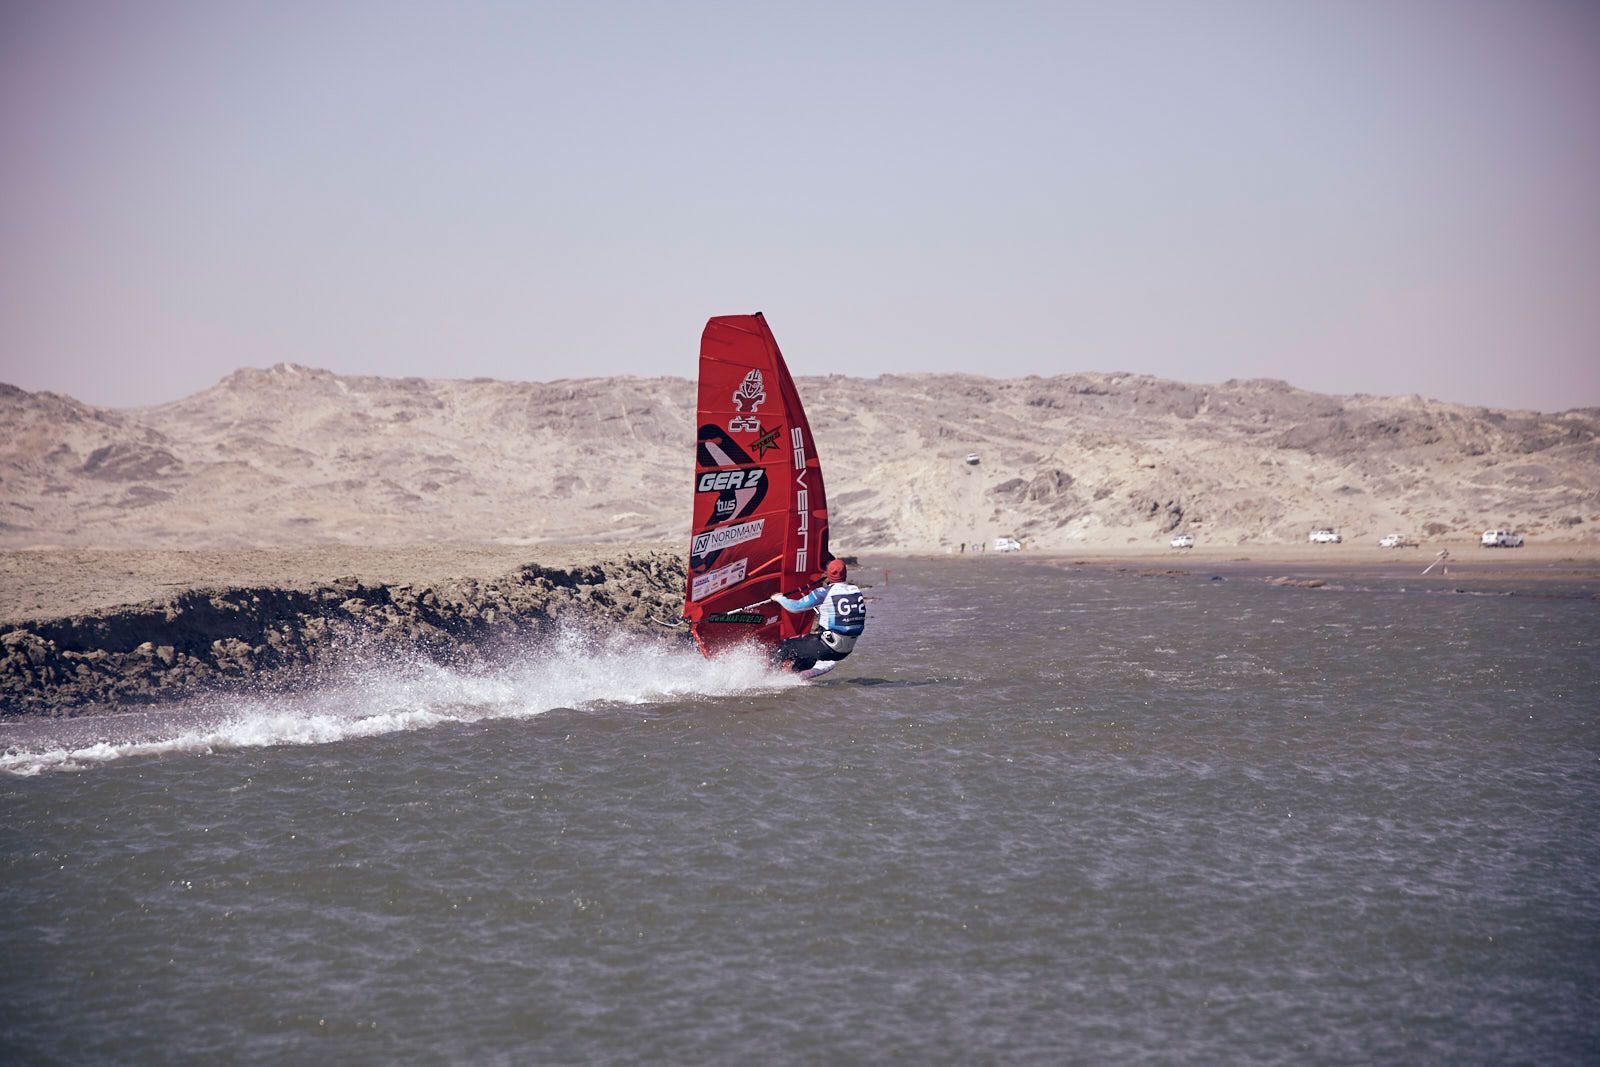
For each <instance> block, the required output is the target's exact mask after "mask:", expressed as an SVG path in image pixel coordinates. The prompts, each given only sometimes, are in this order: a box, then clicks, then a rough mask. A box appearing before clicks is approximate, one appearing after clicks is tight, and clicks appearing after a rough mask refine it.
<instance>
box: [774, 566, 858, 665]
mask: <svg viewBox="0 0 1600 1067" xmlns="http://www.w3.org/2000/svg"><path fill="white" fill-rule="evenodd" d="M823 573H824V574H825V575H826V576H827V579H828V580H827V581H826V582H824V583H823V584H822V585H819V586H817V587H816V588H815V589H813V590H812V591H811V592H809V593H807V594H806V595H805V596H803V597H800V598H799V599H798V600H790V599H789V598H788V597H786V596H784V595H783V594H782V593H773V594H772V598H771V599H772V602H773V603H774V604H777V605H778V606H779V607H781V608H782V609H783V610H785V611H810V610H812V609H813V608H814V609H816V612H817V622H816V628H815V629H814V630H812V631H811V633H808V634H804V635H802V636H800V637H791V638H789V639H788V640H787V641H784V642H783V643H782V644H780V645H779V646H778V647H777V648H776V649H775V650H774V651H773V654H772V655H773V660H774V661H775V662H777V663H787V664H788V665H789V669H790V670H793V671H797V672H799V671H812V672H813V676H815V675H817V674H822V673H824V672H826V671H830V670H832V669H833V668H834V667H836V666H838V662H839V660H842V659H844V658H845V657H846V656H848V655H849V654H850V652H851V650H852V649H854V648H855V647H856V638H858V637H860V636H861V633H862V631H863V630H865V629H866V628H867V598H866V597H865V596H863V595H862V593H861V590H860V589H858V588H857V587H856V586H853V585H851V584H850V583H849V581H847V580H846V579H848V578H849V571H848V569H847V568H846V567H845V565H844V560H842V559H836V560H833V561H832V562H830V563H829V564H828V569H827V570H826V571H824V572H823ZM819 662H820V663H821V664H822V665H821V666H820V667H819V666H818V664H819Z"/></svg>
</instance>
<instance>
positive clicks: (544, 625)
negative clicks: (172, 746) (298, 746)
mask: <svg viewBox="0 0 1600 1067" xmlns="http://www.w3.org/2000/svg"><path fill="white" fill-rule="evenodd" d="M682 596H683V558H682V556H681V555H677V554H675V553H673V552H668V551H656V552H647V553H643V554H627V555H622V556H619V557H617V558H614V559H605V560H601V561H599V562H595V563H590V564H586V565H575V566H568V567H550V566H543V565H541V564H539V563H526V564H524V565H522V566H520V567H518V568H517V569H515V570H513V571H510V572H509V573H506V574H503V575H501V576H499V577H495V578H460V579H450V580H445V581H436V582H431V583H387V582H380V581H363V580H362V579H360V578H358V577H355V576H350V577H346V578H338V579H334V580H333V581H331V582H327V583H323V584H312V585H307V586H305V587H298V588H297V587H292V586H285V585H248V586H236V587H227V588H212V589H205V588H196V589H186V590H183V591H181V592H178V593H176V594H173V595H171V596H168V597H166V598H164V599H157V600H149V601H145V602H143V603H139V604H133V605H124V606H118V607H111V608H102V609H96V610H92V611H88V612H84V613H82V614H75V615H70V616H63V617H58V618H42V619H24V620H16V621H12V622H10V623H8V624H5V625H3V626H0V718H15V717H19V716H55V717H66V716H74V715H84V714H94V713H96V712H100V711H108V710H116V709H117V708H123V707H126V706H127V705H130V704H141V703H154V702H161V701H171V700H180V699H185V698H189V697H193V696H197V695H199V694H201V693H208V692H218V691H230V690H239V689H253V690H260V689H273V688H282V687H286V686H290V685H294V684H297V683H298V682H300V681H303V680H304V679H305V678H306V677H307V675H310V674H315V673H316V672H317V671H320V670H326V669H329V668H334V667H338V666H341V665H344V664H348V663H351V662H358V661H359V660H361V659H363V658H366V657H370V656H372V655H373V654H375V653H380V652H385V651H404V652H407V653H409V654H412V655H420V656H424V657H427V658H430V659H433V660H436V661H439V662H447V663H452V664H475V663H485V662H490V661H492V660H493V659H494V658H495V656H496V655H497V654H498V653H499V652H500V651H501V650H503V649H504V648H506V646H507V645H509V644H511V643H512V642H517V643H525V641H526V640H527V639H528V638H530V637H535V636H538V635H540V634H542V633H546V632H549V630H550V629H551V628H552V627H554V626H555V625H556V624H557V623H558V622H559V621H560V620H563V619H574V620H582V621H583V622H584V623H585V624H587V625H592V626H598V627H604V628H607V629H631V630H638V631H653V632H657V633H672V632H675V631H676V632H681V630H680V623H679V614H680V611H681V609H682Z"/></svg>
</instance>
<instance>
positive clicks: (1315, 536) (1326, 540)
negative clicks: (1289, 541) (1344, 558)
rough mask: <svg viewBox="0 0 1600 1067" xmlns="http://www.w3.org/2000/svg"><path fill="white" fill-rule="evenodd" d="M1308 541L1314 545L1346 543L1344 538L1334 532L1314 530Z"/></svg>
mask: <svg viewBox="0 0 1600 1067" xmlns="http://www.w3.org/2000/svg"><path fill="white" fill-rule="evenodd" d="M1306 540H1308V541H1310V542H1311V543H1312V544H1314V545H1337V544H1343V543H1344V538H1343V537H1341V536H1339V535H1338V534H1336V533H1334V532H1333V531H1332V530H1312V531H1311V536H1310V537H1308V538H1306Z"/></svg>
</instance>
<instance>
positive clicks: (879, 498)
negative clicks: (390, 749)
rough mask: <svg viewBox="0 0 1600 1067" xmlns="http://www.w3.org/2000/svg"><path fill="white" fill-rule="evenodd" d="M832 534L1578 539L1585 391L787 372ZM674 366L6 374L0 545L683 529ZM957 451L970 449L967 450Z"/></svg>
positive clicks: (905, 546)
mask: <svg viewBox="0 0 1600 1067" xmlns="http://www.w3.org/2000/svg"><path fill="white" fill-rule="evenodd" d="M799 385H800V390H801V393H802V395H803V396H804V398H805V400H806V402H807V406H808V409H809V411H810V414H811V418H812V423H813V428H814V430H815V433H816V436H817V441H818V446H819V449H820V451H821V454H822V457H823V462H824V465H825V471H826V474H827V478H828V486H829V491H830V499H831V503H832V505H833V515H834V542H835V545H836V547H837V548H838V549H839V550H840V551H851V552H853V551H872V550H879V551H882V550H896V551H932V552H942V551H945V550H946V549H953V548H955V547H956V546H957V545H959V544H960V543H961V542H968V543H971V542H976V541H979V540H989V539H992V538H993V537H995V536H998V535H1011V536H1016V537H1018V538H1021V539H1023V540H1025V541H1026V542H1027V543H1028V544H1029V546H1030V548H1036V549H1044V550H1055V551H1072V550H1077V549H1084V548H1096V549H1121V548H1129V547H1142V546H1151V547H1158V546H1161V545H1164V544H1165V542H1166V540H1167V539H1168V538H1169V537H1170V536H1172V534H1173V533H1175V532H1180V531H1182V532H1190V533H1193V534H1195V535H1196V537H1197V538H1198V539H1199V540H1200V543H1201V546H1202V548H1205V547H1206V546H1212V547H1216V546H1224V545H1225V546H1240V545H1248V544H1253V545H1263V544H1279V545H1292V544H1297V543H1300V542H1303V541H1304V539H1305V536H1306V532H1307V530H1308V529H1310V528H1311V527H1313V526H1322V525H1328V526H1334V527H1337V528H1338V529H1340V530H1341V531H1342V532H1343V533H1344V535H1345V536H1346V538H1347V539H1348V540H1349V541H1350V542H1352V543H1358V542H1365V541H1374V540H1376V538H1377V537H1379V536H1381V535H1382V534H1385V533H1388V532H1391V531H1394V532H1400V533H1404V534H1408V535H1411V536H1414V537H1416V538H1418V539H1419V540H1422V541H1424V542H1426V543H1427V544H1428V545H1429V546H1432V547H1437V546H1438V545H1441V544H1454V545H1458V546H1459V545H1464V544H1466V543H1467V542H1468V541H1469V540H1471V539H1474V538H1475V537H1476V535H1477V532H1478V531H1481V530H1483V529H1484V528H1486V527H1490V526H1501V525H1505V526H1512V527H1515V528H1517V529H1519V530H1521V531H1522V532H1523V533H1524V534H1526V535H1528V537H1529V538H1530V540H1532V541H1536V542H1537V541H1539V540H1541V539H1542V540H1545V541H1551V540H1563V541H1577V542H1591V543H1592V542H1594V541H1596V540H1597V538H1600V411H1597V410H1594V409H1585V410H1576V411H1569V412H1564V413H1561V414H1554V415H1544V414H1537V413H1533V412H1511V411H1494V410H1490V409H1486V408H1470V407H1464V406H1461V405H1455V404H1447V403H1443V402H1439V401H1431V400H1425V399H1422V398H1419V397H1372V396H1350V397H1334V396H1323V395H1319V394H1315V393H1308V392H1304V391H1302V390H1297V389H1293V388H1291V387H1289V386H1288V385H1285V384H1283V383H1281V382H1275V381H1261V380H1252V381H1230V382H1226V383H1223V384H1220V385H1189V384H1184V383H1179V382H1170V381H1163V380H1160V379H1155V378H1150V377H1145V376H1139V375H1128V374H1077V375H1069V376H1061V377H1054V378H1026V379H1012V380H995V379H989V378H981V377H974V376H965V375H905V376H885V377H880V378H874V379H858V378H844V377H837V376H835V377H828V378H801V379H800V381H799ZM692 395H693V391H692V385H691V383H690V382H689V381H687V380H685V379H682V378H657V379H639V378H608V379H585V380H571V381H558V382H545V383H538V382H502V381H490V380H471V381H460V380H421V379H414V378H407V379H389V378H375V377H345V376H339V375H335V374H332V373H329V372H327V371H319V370H311V369H308V368H305V367H299V366H294V365H291V364H279V365H277V366H275V367H272V368H270V369H268V370H241V371H239V372H237V373H235V374H233V375H230V376H229V377H228V378H227V379H225V380H224V381H222V382H221V383H219V384H218V385H216V386H215V387H213V388H211V389H208V390H206V391H204V392H202V393H198V394H196V395H194V396H191V397H188V398H186V399H183V400H180V401H177V402H176V403H171V404H164V405H160V406H157V407H150V408H138V409H126V410H123V409H106V408H95V407H91V406H89V405H85V404H82V403H79V402H77V401H75V400H72V399H70V398H67V397H62V396H57V395H54V394H49V393H27V392H24V391H22V390H19V389H15V388H13V387H9V386H0V547H5V548H25V547H33V546H56V547H85V548H87V547H93V548H149V549H162V548H183V549H190V550H194V549H216V548H247V547H274V546H305V545H316V544H336V543H343V544H349V545H384V544H387V545H397V544H418V543H426V542H435V541H437V542H451V543H499V544H508V545H519V544H520V545H527V544H534V543H543V542H550V541H558V542H576V543H612V542H638V541H660V540H676V539H679V538H681V537H683V536H685V534H686V523H687V516H688V509H689V499H688V491H687V490H688V486H689V481H690V473H691V463H692V452H691V449H690V447H689V442H690V441H692V439H693V431H694V427H693V411H692ZM969 452H977V453H978V454H979V457H980V462H979V463H978V464H977V465H969V464H967V463H966V462H964V459H963V457H964V456H966V455H967V454H968V453H969Z"/></svg>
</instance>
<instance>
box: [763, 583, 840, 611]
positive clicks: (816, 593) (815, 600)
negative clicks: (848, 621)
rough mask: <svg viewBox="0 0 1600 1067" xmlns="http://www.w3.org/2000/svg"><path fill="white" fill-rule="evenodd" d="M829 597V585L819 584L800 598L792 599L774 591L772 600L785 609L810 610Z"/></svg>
mask: <svg viewBox="0 0 1600 1067" xmlns="http://www.w3.org/2000/svg"><path fill="white" fill-rule="evenodd" d="M826 599H828V587H827V586H825V585H821V586H818V587H817V588H815V589H813V590H811V592H809V593H807V594H806V595H805V596H803V597H801V598H800V599H799V600H790V599H789V598H788V597H786V596H784V595H783V594H782V593H773V594H772V602H773V603H774V604H777V605H779V606H780V607H782V608H783V610H784V611H809V610H811V609H812V608H814V607H816V606H817V605H818V604H820V603H822V602H823V601H824V600H826Z"/></svg>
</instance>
